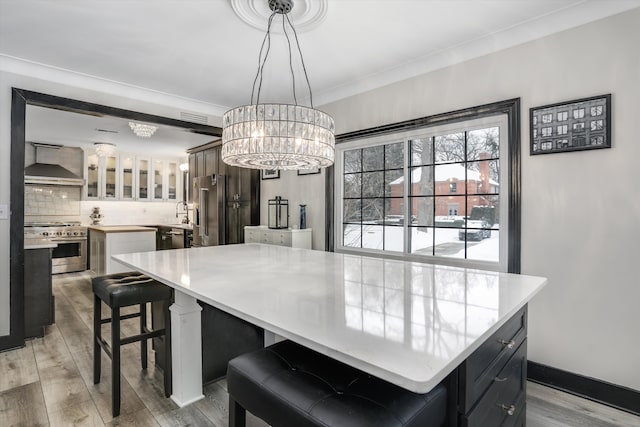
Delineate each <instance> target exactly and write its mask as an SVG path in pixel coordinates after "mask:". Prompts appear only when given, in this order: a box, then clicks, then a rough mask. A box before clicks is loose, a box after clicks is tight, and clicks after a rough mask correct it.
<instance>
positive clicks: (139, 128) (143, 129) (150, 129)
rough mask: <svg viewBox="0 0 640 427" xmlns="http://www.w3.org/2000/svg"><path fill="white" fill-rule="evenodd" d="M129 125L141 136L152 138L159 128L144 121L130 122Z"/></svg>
mask: <svg viewBox="0 0 640 427" xmlns="http://www.w3.org/2000/svg"><path fill="white" fill-rule="evenodd" d="M129 127H130V128H131V130H132V131H133V133H135V134H136V136H139V137H140V138H150V137H151V135H153V134H154V133H155V132H156V129H158V126H152V125H145V124H142V123H134V122H129Z"/></svg>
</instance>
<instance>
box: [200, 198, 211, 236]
mask: <svg viewBox="0 0 640 427" xmlns="http://www.w3.org/2000/svg"><path fill="white" fill-rule="evenodd" d="M208 191H209V189H208V188H201V189H200V209H201V211H202V216H203V218H205V221H204V224H200V228H199V230H198V232H199V233H198V234H199V235H200V237H206V236H208V235H209V221H207V218H209V207H208V205H209V197H208V194H207V192H208Z"/></svg>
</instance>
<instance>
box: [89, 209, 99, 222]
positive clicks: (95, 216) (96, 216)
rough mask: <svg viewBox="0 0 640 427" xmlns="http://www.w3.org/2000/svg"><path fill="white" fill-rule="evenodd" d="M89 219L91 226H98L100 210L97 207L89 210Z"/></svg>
mask: <svg viewBox="0 0 640 427" xmlns="http://www.w3.org/2000/svg"><path fill="white" fill-rule="evenodd" d="M89 218H91V221H92V222H91V225H98V224H100V221H102V214H101V213H100V208H99V207H98V206H96V207H94V208H92V209H91V215H89Z"/></svg>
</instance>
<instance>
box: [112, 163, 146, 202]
mask: <svg viewBox="0 0 640 427" xmlns="http://www.w3.org/2000/svg"><path fill="white" fill-rule="evenodd" d="M118 177H119V182H120V186H119V194H120V200H138V201H145V200H150V193H149V188H150V187H151V159H150V158H149V157H144V156H136V155H134V154H120V170H119V174H118Z"/></svg>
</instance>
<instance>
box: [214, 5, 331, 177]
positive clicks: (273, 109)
mask: <svg viewBox="0 0 640 427" xmlns="http://www.w3.org/2000/svg"><path fill="white" fill-rule="evenodd" d="M269 7H270V8H271V10H272V11H273V13H272V14H271V16H270V17H269V22H268V26H267V33H266V34H265V37H264V40H263V42H262V47H261V49H260V55H259V61H258V62H259V66H258V72H257V74H256V77H255V79H254V82H253V91H252V93H251V103H250V104H248V105H243V106H240V107H236V108H232V109H231V110H229V111H227V112H226V113H225V114H224V116H223V118H222V153H221V154H222V155H221V157H222V160H223V161H224V162H225V163H226V164H228V165H231V166H240V167H244V168H251V169H271V170H273V169H276V170H278V169H284V170H293V169H313V168H323V167H327V166H331V165H332V164H333V161H334V155H335V124H334V121H333V118H331V116H329V115H328V114H327V113H324V112H322V111H320V110H316V109H315V108H313V94H312V93H311V85H310V84H309V78H308V76H307V71H306V68H305V65H304V59H303V58H302V51H301V49H300V44H299V43H298V36H297V34H296V31H295V28H294V27H293V24H292V23H291V21H290V19H289V16H288V13H289V12H290V11H291V9H292V8H293V0H270V1H269ZM276 15H281V16H282V28H283V33H284V35H285V36H286V38H287V42H288V46H289V62H290V63H289V67H290V69H291V74H292V76H291V77H292V82H293V99H294V105H291V104H275V103H260V89H261V87H262V70H263V68H264V64H265V63H266V61H267V56H268V54H269V49H270V47H271V34H270V31H271V24H272V21H273V18H274V17H275V16H276ZM286 24H288V25H289V27H290V29H291V31H292V32H293V35H294V36H295V42H296V45H297V49H298V53H299V54H300V60H301V63H302V69H303V70H304V77H305V79H306V82H307V86H308V87H309V99H310V104H311V106H310V107H305V106H301V105H298V103H297V99H296V90H295V87H296V86H295V75H294V73H293V65H292V63H291V61H292V59H291V43H290V39H289V35H288V34H287V29H286ZM265 45H266V53H265V55H264V57H263V55H262V53H263V50H265ZM256 84H258V93H257V97H256V102H255V103H254V102H253V99H254V97H253V95H254V91H255V88H256Z"/></svg>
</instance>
